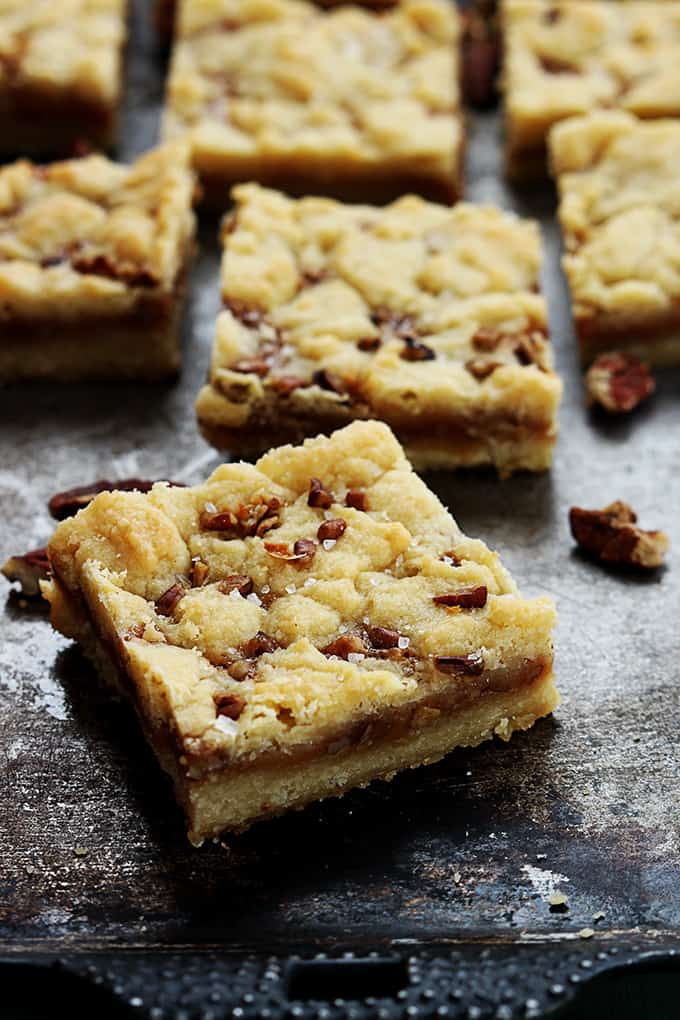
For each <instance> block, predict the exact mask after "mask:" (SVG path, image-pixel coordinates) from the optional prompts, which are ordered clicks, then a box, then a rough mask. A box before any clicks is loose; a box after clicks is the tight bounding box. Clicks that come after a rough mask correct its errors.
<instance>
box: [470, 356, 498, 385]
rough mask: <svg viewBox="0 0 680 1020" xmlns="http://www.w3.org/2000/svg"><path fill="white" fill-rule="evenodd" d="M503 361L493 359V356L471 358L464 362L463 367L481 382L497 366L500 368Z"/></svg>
mask: <svg viewBox="0 0 680 1020" xmlns="http://www.w3.org/2000/svg"><path fill="white" fill-rule="evenodd" d="M502 364H503V362H502V361H495V360H494V359H493V358H471V359H470V360H469V361H466V362H465V368H466V369H467V371H468V372H469V373H470V375H473V376H474V377H475V379H477V380H479V382H481V381H482V380H483V379H487V378H488V377H489V376H490V375H491V374H492V373H493V372H495V371H496V369H497V368H501V366H502Z"/></svg>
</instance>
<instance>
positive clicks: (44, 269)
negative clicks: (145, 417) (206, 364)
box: [0, 142, 194, 380]
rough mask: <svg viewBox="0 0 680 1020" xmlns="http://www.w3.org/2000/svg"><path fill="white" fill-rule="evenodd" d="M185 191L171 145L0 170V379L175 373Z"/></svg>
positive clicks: (188, 249)
mask: <svg viewBox="0 0 680 1020" xmlns="http://www.w3.org/2000/svg"><path fill="white" fill-rule="evenodd" d="M193 190H194V181H193V175H192V172H191V170H190V168H189V158H188V150H187V148H186V146H185V145H183V144H182V143H177V142H175V143H172V144H169V145H166V146H164V147H162V148H159V149H156V150H154V151H152V152H150V153H147V154H146V155H145V156H143V157H142V158H141V159H139V160H138V161H137V162H136V163H134V164H133V165H132V166H122V165H119V164H116V163H112V162H110V161H109V160H107V159H106V158H105V157H103V156H89V157H86V158H82V159H74V160H67V161H65V162H62V163H53V164H51V165H49V166H34V165H33V164H31V163H28V162H26V161H21V162H18V163H14V164H12V165H10V166H7V167H4V168H0V379H2V380H12V379H28V378H34V379H35V378H44V379H59V380H64V379H66V380H70V379H90V378H102V379H110V378H131V379H157V378H161V377H164V376H168V375H172V374H174V373H175V372H176V371H177V369H178V367H179V334H180V322H181V313H182V307H183V292H184V280H185V275H186V270H187V266H188V262H189V259H190V256H191V253H192V250H193V234H194V215H193V211H192V198H193Z"/></svg>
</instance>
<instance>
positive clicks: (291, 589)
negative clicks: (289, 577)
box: [286, 584, 297, 595]
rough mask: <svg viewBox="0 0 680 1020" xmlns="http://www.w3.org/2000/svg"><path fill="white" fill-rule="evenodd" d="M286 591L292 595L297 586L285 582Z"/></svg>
mask: <svg viewBox="0 0 680 1020" xmlns="http://www.w3.org/2000/svg"><path fill="white" fill-rule="evenodd" d="M286 591H287V592H288V594H289V595H294V594H295V592H296V591H297V588H296V587H295V585H294V584H287V585H286Z"/></svg>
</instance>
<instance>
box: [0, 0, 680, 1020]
mask: <svg viewBox="0 0 680 1020" xmlns="http://www.w3.org/2000/svg"><path fill="white" fill-rule="evenodd" d="M146 7H147V4H146V3H144V2H141V3H138V4H137V5H136V7H135V18H134V23H133V44H132V52H131V55H130V56H131V60H130V81H129V88H128V96H127V106H126V118H125V125H124V128H125V130H124V137H125V144H124V146H123V152H122V154H123V155H124V156H126V157H127V156H131V155H133V154H135V153H136V152H139V151H141V150H143V149H144V148H147V147H148V146H149V145H150V144H152V143H153V142H154V140H155V138H156V135H157V130H158V113H159V106H160V100H161V94H162V81H163V63H162V58H161V56H160V55H159V53H158V52H157V51H156V49H155V44H154V40H153V35H152V33H151V31H150V29H149V27H148V26H147V24H146ZM469 126H470V131H471V140H470V145H469V159H468V197H469V198H470V199H472V200H475V201H493V202H498V203H500V204H501V205H503V206H505V207H508V208H513V209H516V210H517V211H518V212H520V213H522V214H527V215H533V216H537V217H539V218H540V219H541V221H542V224H543V230H544V238H545V244H546V252H547V261H546V267H545V287H546V290H547V293H548V297H549V300H550V309H551V324H552V333H553V339H554V345H555V349H556V354H557V361H558V366H559V369H560V371H561V372H562V374H563V377H564V380H565V398H564V404H563V407H562V413H561V429H562V431H561V438H560V442H559V445H558V449H557V456H556V462H555V467H554V470H553V471H552V472H551V473H550V474H546V475H542V476H535V477H531V476H526V475H519V476H516V477H514V478H512V479H511V480H509V481H506V482H502V483H501V482H499V481H498V480H497V479H496V478H495V477H494V476H492V475H491V474H490V473H485V472H481V473H472V472H469V473H463V474H458V475H445V474H441V475H433V476H431V477H430V478H429V479H428V480H429V481H430V483H431V484H432V485H433V487H434V489H435V490H436V491H437V492H438V493H439V494H440V495H441V497H442V498H443V500H444V501H445V503H447V504H448V505H449V506H450V507H451V508H452V510H453V511H454V513H455V515H456V516H457V517H458V519H459V521H460V523H461V524H462V526H463V527H464V528H465V530H466V531H468V532H469V533H470V534H473V535H479V536H481V537H483V538H484V539H485V540H486V541H488V542H489V544H490V545H491V546H492V547H494V548H497V549H499V550H500V551H501V552H502V555H503V557H504V559H505V562H506V563H507V565H508V566H509V567H510V569H511V570H512V571H513V573H514V575H515V576H516V578H517V579H518V581H519V582H520V584H521V585H522V587H523V589H524V590H525V591H526V592H527V593H534V594H540V593H544V592H547V593H549V594H550V595H552V596H554V597H555V598H556V600H557V603H558V607H559V613H560V625H559V631H558V635H557V674H558V680H559V686H560V688H561V690H562V693H563V696H564V703H563V705H562V707H561V708H560V709H559V711H558V712H557V713H556V714H555V717H554V718H552V719H548V720H545V721H543V722H541V723H540V724H538V725H537V726H536V727H535V728H534V729H533V730H532V731H531V732H529V733H526V734H520V735H518V736H515V737H513V739H512V741H511V742H510V743H509V744H507V745H505V744H500V743H496V744H494V745H488V746H484V747H481V748H479V749H477V750H474V751H461V752H456V753H454V754H452V755H450V756H449V758H447V759H446V761H444V762H442V763H441V764H440V765H438V766H435V767H432V768H428V769H421V770H419V771H415V772H410V773H409V774H408V775H402V776H399V777H398V778H397V779H395V780H394V782H393V783H391V784H389V785H386V784H377V785H374V786H372V787H371V788H369V789H368V790H365V791H363V792H357V793H355V794H351V795H349V796H347V797H345V798H344V799H343V800H341V801H335V802H329V803H326V804H323V805H320V806H316V807H312V808H310V809H308V810H306V811H304V812H303V813H298V814H295V815H293V816H291V817H288V818H284V819H281V820H278V821H273V822H269V823H267V824H263V825H259V826H256V827H255V828H254V829H253V830H252V831H251V832H250V833H248V834H246V835H245V836H242V837H240V838H237V839H231V840H229V841H228V842H225V844H215V845H209V846H206V847H204V848H203V849H201V850H195V849H193V848H192V847H191V846H190V845H189V844H188V842H187V841H186V838H185V836H184V830H183V824H182V819H181V817H180V812H179V810H178V809H177V808H176V807H175V804H174V800H173V797H172V795H171V793H170V790H169V786H168V785H167V784H166V782H165V780H164V779H163V778H162V776H161V773H160V771H159V770H158V768H157V767H156V765H155V763H154V761H153V759H152V757H151V754H150V752H149V751H148V750H147V748H146V747H145V745H144V743H143V741H142V739H141V737H140V735H139V733H138V731H137V728H136V725H135V722H134V720H133V719H132V717H131V714H130V713H129V712H128V710H127V709H126V708H124V707H123V706H120V705H117V704H114V703H113V702H112V701H111V700H110V698H109V697H108V696H107V695H106V694H103V693H102V692H101V691H100V690H99V688H98V686H97V683H96V680H95V677H94V674H93V671H92V670H91V669H90V667H89V666H88V665H87V664H86V662H85V661H84V659H83V657H82V656H81V654H80V653H79V651H78V650H77V649H76V648H74V647H70V646H69V645H68V644H67V643H66V642H65V641H64V640H62V639H61V638H60V637H58V636H56V635H55V634H53V633H52V631H51V630H50V627H49V624H48V623H47V621H46V619H45V617H44V615H43V614H42V613H41V612H40V611H38V610H26V609H24V608H21V606H20V605H19V601H18V599H17V598H16V597H14V596H12V595H9V597H8V593H7V591H3V593H2V596H1V597H2V602H3V605H2V610H3V614H4V619H3V622H2V630H1V632H0V639H1V647H0V699H1V705H2V726H3V738H2V741H1V744H0V776H1V780H0V781H1V783H2V788H1V792H0V820H1V823H2V824H1V829H0V839H1V840H2V846H1V850H0V854H1V856H0V883H1V889H2V895H1V899H0V954H1V955H2V958H3V959H4V960H5V970H4V971H0V972H2V973H3V980H4V986H5V989H6V992H5V995H6V1001H8V1002H9V1003H10V1006H11V1003H12V1002H13V1001H14V1000H13V999H12V994H13V992H12V989H15V990H16V989H20V992H17V996H18V998H17V1002H21V1003H23V1005H24V1007H25V1008H28V1007H27V1005H26V1004H27V1003H30V1002H31V1001H32V1000H31V998H30V995H31V994H32V993H35V992H39V993H40V994H42V995H43V997H44V996H45V995H47V996H49V997H50V1000H51V1001H53V997H54V996H55V995H56V996H60V995H66V994H68V995H69V1003H70V1005H71V1008H72V1010H73V1011H75V1015H78V1004H79V1003H80V1007H81V1008H82V1010H84V1013H83V1015H89V1016H91V1015H92V1013H93V1012H94V1011H95V1009H96V1010H97V1011H98V1012H99V1013H100V1014H102V1015H108V1013H107V1011H110V1012H111V1015H114V1013H115V1012H116V1009H123V1008H124V1004H125V1003H127V1006H126V1007H125V1008H126V1009H129V1010H131V1011H133V1012H134V1011H137V1012H141V1013H143V1014H147V1015H150V1016H152V1017H154V1018H155V1020H159V1018H161V1017H164V1016H175V1015H176V1016H193V1015H200V1016H204V1017H206V1018H208V1017H215V1018H216V1017H221V1016H231V1017H234V1018H237V1020H238V1018H246V1020H248V1018H251V1017H252V1018H254V1017H256V1016H257V1017H262V1018H264V1020H267V1018H268V1017H269V1018H275V1017H283V1016H290V1017H295V1018H297V1017H300V1018H306V1017H312V1016H313V1017H318V1018H319V1020H344V1018H345V1017H346V1018H349V1020H352V1018H354V1020H359V1018H363V1017H369V1016H378V1017H381V1018H383V1020H385V1018H389V1017H392V1016H394V1017H397V1016H402V1015H408V1016H412V1017H429V1016H434V1015H439V1016H441V1017H458V1016H465V1017H469V1018H472V1020H474V1018H475V1017H477V1018H482V1017H497V1018H499V1020H509V1018H512V1017H516V1016H517V1017H519V1016H539V1015H543V1014H547V1013H549V1012H550V1011H551V1010H553V1009H556V1008H566V1007H565V1004H568V1002H569V1001H572V1000H573V997H574V995H575V994H577V993H578V994H579V995H580V996H581V999H580V1002H581V1005H580V1006H579V1007H578V1008H579V1009H580V1010H581V1012H580V1013H579V1014H578V1015H582V1016H588V1015H593V1016H596V1015H600V1014H598V1013H592V1014H590V1013H588V1012H587V1008H589V1007H588V1006H587V1003H588V1001H590V1000H589V998H588V995H587V994H585V993H584V992H583V991H582V990H583V989H584V988H587V989H590V992H589V993H588V994H590V995H596V994H597V990H598V989H600V990H601V989H602V988H605V989H606V994H607V995H608V996H609V997H610V998H609V1003H610V1005H611V1004H612V1002H613V1001H614V1000H612V998H611V996H612V995H615V994H619V995H620V996H623V997H622V998H620V1001H619V1006H618V1007H617V1008H618V1010H619V1013H620V1016H621V1017H624V1016H626V1015H627V1014H626V1013H625V1006H626V1004H630V1002H632V1001H633V999H634V994H633V992H632V991H630V990H629V986H628V985H626V989H627V990H626V992H625V995H624V993H616V992H615V989H616V988H618V987H620V986H619V984H618V983H617V981H616V980H614V979H613V978H610V979H609V984H607V979H606V978H604V977H600V978H598V981H596V982H592V981H591V980H590V979H591V978H592V976H593V975H602V974H603V973H605V974H610V975H611V974H612V973H613V972H616V973H617V974H623V972H624V971H625V969H626V967H627V966H635V967H636V968H637V970H636V973H637V971H638V970H639V968H640V967H641V966H643V965H644V967H645V968H646V969H647V970H648V969H649V967H650V966H651V965H652V964H653V965H654V967H655V968H656V971H657V972H656V975H655V977H654V980H653V981H652V982H651V984H648V985H644V982H643V979H642V978H637V979H636V981H635V982H633V985H635V987H636V988H637V989H638V994H640V993H639V990H640V988H643V987H644V988H646V991H645V993H644V994H645V995H647V996H648V1000H647V1001H648V1002H655V1003H656V1004H655V1006H654V1010H650V1012H649V1014H645V1013H643V1012H639V1014H638V1015H640V1016H644V1015H650V1016H652V1015H653V1016H654V1017H655V1020H660V1018H662V1017H665V1016H671V1015H673V1014H672V1013H671V1012H668V1013H664V1012H663V1008H664V1007H663V1002H669V1003H670V1001H671V999H670V998H668V999H666V998H664V996H671V995H676V996H677V983H676V984H675V985H673V981H674V980H675V981H676V982H677V981H678V980H679V979H680V978H679V976H678V971H677V968H678V967H679V966H680V813H679V803H680V754H679V751H678V733H679V731H680V636H679V627H678V624H679V618H678V613H679V610H680V563H679V562H678V551H679V550H680V443H679V438H680V404H679V403H678V394H679V390H680V376H679V375H678V373H677V372H675V373H674V372H670V371H669V372H665V373H664V374H663V376H662V377H660V379H659V387H658V392H657V394H656V395H655V396H654V398H653V399H652V400H651V401H649V402H648V403H647V405H646V406H645V407H643V408H642V409H640V410H639V411H638V412H637V413H635V414H634V415H633V416H631V417H628V418H624V419H623V420H621V421H611V420H609V421H605V420H602V419H601V418H598V417H597V416H593V415H591V414H590V413H589V412H587V411H586V410H585V408H584V404H583V393H582V387H581V380H580V375H579V369H578V365H577V359H576V353H575V346H574V342H573V337H572V333H571V329H570V326H569V318H568V307H567V298H566V293H565V289H564V285H563V282H562V279H561V277H560V273H559V264H558V259H559V236H558V231H557V228H556V225H555V222H554V208H555V199H554V195H553V194H552V193H550V191H548V190H546V191H535V192H532V193H531V194H528V195H518V194H516V193H512V192H510V191H509V190H507V189H506V187H505V186H504V184H503V182H502V177H501V174H500V144H499V143H500V125H499V121H498V117H497V115H496V114H494V113H489V114H483V115H472V116H471V117H470V125H469ZM216 235H217V223H216V222H215V221H206V222H205V223H203V224H202V226H201V245H202V247H201V256H200V258H199V260H198V262H197V265H196V267H195V271H194V274H193V280H192V295H191V308H190V314H189V321H188V325H187V330H186V339H185V367H184V371H183V373H182V378H181V380H180V381H179V382H177V383H176V384H168V385H166V386H116V385H109V386H106V385H98V386H94V387H84V386H71V387H69V386H49V385H22V386H16V387H9V388H6V389H4V390H3V391H2V400H0V421H1V423H2V424H1V431H0V443H1V444H2V462H1V463H0V512H1V514H2V521H3V527H2V532H1V535H2V538H1V545H2V548H1V549H0V555H2V556H3V558H4V557H5V556H6V555H9V554H10V553H14V552H17V551H21V550H24V549H26V548H28V547H32V546H34V545H38V544H41V543H42V542H43V541H44V540H45V538H46V537H47V535H48V534H49V532H50V528H51V523H50V520H49V518H48V515H47V512H46V507H45V504H46V500H47V498H48V497H49V495H50V494H52V493H53V492H54V491H56V490H58V489H64V488H67V487H70V486H73V485H75V484H78V483H79V482H82V481H90V480H92V479H94V478H97V477H112V476H113V477H123V476H130V475H135V476H138V477H149V478H153V477H171V478H177V479H180V480H183V481H186V482H194V481H198V480H199V479H201V478H203V477H204V476H205V475H206V473H207V472H208V471H209V470H210V469H211V467H213V466H214V465H215V464H217V463H218V460H219V458H218V457H217V456H216V455H215V454H214V453H213V452H212V451H211V450H210V449H209V448H208V447H207V446H206V445H205V444H204V442H203V441H202V439H201V438H200V436H199V434H198V432H197V429H196V425H195V420H194V413H193V400H194V397H195V394H196V392H197V389H198V387H199V385H200V383H201V381H202V379H203V378H204V376H205V373H206V369H207V365H208V358H209V349H210V343H211V336H212V330H213V321H214V316H215V313H216V311H217V307H218V284H217V280H218V259H219V251H218V246H217V240H216ZM615 498H622V499H625V500H627V501H629V502H630V503H632V504H633V506H635V508H636V509H637V510H638V512H639V513H640V515H641V519H642V522H643V524H644V525H645V526H649V527H655V526H659V527H663V528H665V529H666V530H667V531H668V532H669V533H670V536H671V541H672V543H673V545H672V549H671V556H670V560H669V565H668V568H667V569H665V570H664V571H662V572H661V573H659V574H657V575H654V576H652V577H649V578H639V577H633V576H630V575H624V574H620V573H616V572H614V571H607V570H603V569H602V568H599V567H597V566H594V565H593V564H592V563H591V562H589V561H588V560H586V559H584V558H582V557H581V556H580V555H579V554H578V553H576V552H575V551H574V549H573V547H572V543H571V540H570V537H569V534H568V527H567V509H568V507H569V506H570V505H571V504H572V503H578V504H581V505H584V506H601V505H604V504H605V503H607V502H609V501H611V500H612V499H615ZM554 889H560V890H562V891H563V892H564V893H566V895H567V896H568V900H569V910H568V912H567V913H562V914H556V913H551V912H550V909H549V904H548V902H547V900H548V898H549V896H550V894H551V892H552V891H553V890H554ZM595 916H600V919H599V920H594V918H595ZM584 928H593V929H594V930H595V935H594V936H593V937H592V938H590V939H587V940H584V939H582V938H580V937H579V935H578V933H579V931H580V930H582V929H584ZM343 952H348V953H351V954H354V955H353V956H350V957H342V956H340V955H339V954H341V953H343ZM317 953H325V954H328V958H327V959H326V960H325V961H324V960H321V961H320V962H319V961H317V963H316V964H315V965H314V966H312V965H311V964H310V963H309V962H307V961H309V960H310V959H311V958H312V957H313V956H314V955H315V954H317ZM371 953H377V954H378V955H377V957H371V956H370V954H371ZM295 954H297V955H298V956H299V960H298V961H297V962H296V961H295V959H293V962H292V963H291V959H292V958H293V957H294V956H295ZM55 960H59V961H61V964H60V970H59V971H54V970H52V971H50V972H49V973H45V972H43V975H42V977H41V979H40V980H38V981H36V980H35V978H34V977H33V976H32V975H33V971H32V969H31V968H32V967H33V966H36V965H38V964H44V963H49V962H53V961H55ZM19 964H22V965H25V968H24V969H22V967H19ZM10 965H12V966H10ZM8 968H9V969H8ZM319 968H321V971H319ZM612 968H614V971H612ZM674 968H676V969H675V970H674ZM27 975H28V976H29V980H27V979H26V978H27ZM78 975H80V976H81V977H83V976H84V979H83V980H78V981H77V983H76V984H75V985H74V986H73V987H75V988H76V989H77V994H72V990H73V989H72V983H73V982H76V977H77V976H78ZM598 982H599V983H598ZM603 982H604V984H603ZM630 987H633V986H632V985H631V986H630ZM367 996H368V999H367V998H366V997H367ZM655 996H656V999H655ZM116 997H117V998H116ZM593 1001H594V1000H593ZM676 1002H677V999H676ZM116 1003H118V1005H116ZM130 1004H131V1005H130ZM36 1009H37V1007H36ZM584 1010H585V1012H584ZM7 1015H19V1013H16V1014H15V1013H10V1014H7ZM22 1015H23V1014H22ZM30 1015H32V1016H33V1015H36V1016H37V1015H42V1014H39V1012H33V1013H31V1014H30ZM116 1015H117V1014H116Z"/></svg>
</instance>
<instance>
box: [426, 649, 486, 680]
mask: <svg viewBox="0 0 680 1020" xmlns="http://www.w3.org/2000/svg"><path fill="white" fill-rule="evenodd" d="M434 664H435V666H436V668H437V669H438V670H439V672H440V673H462V674H464V675H468V676H479V675H480V673H483V672H484V656H483V655H482V653H481V652H470V654H469V655H435V657H434Z"/></svg>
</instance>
